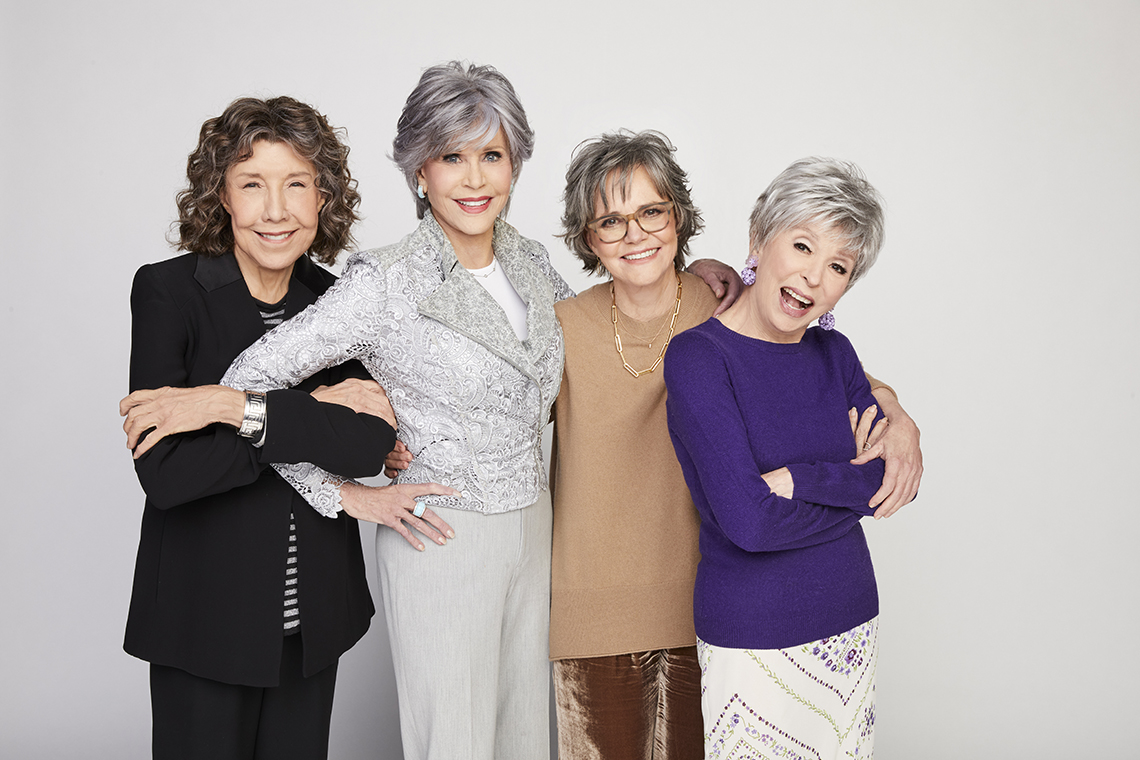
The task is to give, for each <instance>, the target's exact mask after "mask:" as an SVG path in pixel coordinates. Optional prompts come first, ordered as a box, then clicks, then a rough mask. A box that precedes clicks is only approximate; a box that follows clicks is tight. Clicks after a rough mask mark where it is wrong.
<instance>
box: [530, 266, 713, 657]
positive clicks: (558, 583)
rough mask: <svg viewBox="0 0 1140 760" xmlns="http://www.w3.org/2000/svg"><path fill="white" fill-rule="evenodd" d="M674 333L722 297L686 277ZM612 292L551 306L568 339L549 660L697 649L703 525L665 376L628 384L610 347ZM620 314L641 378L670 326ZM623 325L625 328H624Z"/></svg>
mask: <svg viewBox="0 0 1140 760" xmlns="http://www.w3.org/2000/svg"><path fill="white" fill-rule="evenodd" d="M681 278H682V280H681V281H682V288H683V289H682V298H681V313H680V315H679V316H678V317H677V328H676V332H677V333H679V332H681V331H682V330H687V329H689V328H690V327H693V326H695V325H698V324H700V323H701V322H704V321H705V320H706V319H708V318H709V317H710V316H712V313H713V310H714V309H715V308H716V304H717V301H716V298H715V297H714V296H713V294H712V292H711V291H710V290H709V288H708V286H707V285H705V284H704V282H702V281H701V280H700V279H698V278H697V277H694V276H692V275H689V274H684V273H683V274H682V275H681ZM610 304H611V296H610V284H609V283H608V282H606V283H602V284H600V285H596V286H595V287H593V288H590V289H589V290H587V291H586V292H584V293H582V294H581V295H579V296H578V297H577V298H571V299H567V300H565V301H561V302H560V303H558V304H557V305H556V306H555V311H556V312H557V314H558V319H559V321H560V322H561V323H562V331H563V334H564V335H565V340H566V364H565V368H564V370H563V375H562V388H561V390H560V391H559V394H558V400H557V401H556V402H555V405H554V419H555V426H554V436H555V440H554V458H553V462H552V465H551V473H550V479H551V488H552V491H553V496H554V549H553V558H552V583H551V609H550V657H551V659H554V660H560V659H565V658H577V657H599V656H602V655H609V654H624V653H628V652H643V651H648V650H652V649H666V648H670V647H681V646H692V645H693V644H695V643H696V640H697V639H696V633H695V632H694V630H693V582H694V579H695V577H696V572H697V561H698V560H699V558H700V553H699V551H698V549H697V528H698V525H699V518H698V516H697V511H696V508H695V507H694V506H693V502H692V499H691V498H689V489H688V488H687V487H686V485H685V479H684V477H683V476H682V475H681V467H680V465H678V464H677V457H676V454H674V452H673V444H672V442H671V441H670V439H669V430H668V426H667V424H666V420H665V381H664V379H663V377H662V372H661V369H660V367H659V368H658V369H657V370H656V371H654V372H652V373H650V374H642V375H641V377H637V378H635V377H633V376H632V375H630V374H629V373H628V372H626V370H625V369H624V368H623V367H622V362H621V358H620V357H619V356H618V354H617V351H616V350H615V348H614V329H613V322H612V321H611V318H610ZM659 326H661V320H660V319H656V320H651V321H650V322H648V323H642V322H637V321H634V320H632V319H630V318H628V317H626V316H625V315H624V314H622V315H620V325H619V329H620V333H621V336H622V349H623V351H624V353H625V358H626V361H628V362H629V364H630V365H631V366H632V367H633V368H634V369H638V370H640V369H642V368H646V367H649V366H651V365H652V364H653V362H654V361H655V360H656V359H657V356H658V354H659V353H660V352H661V342H662V341H663V340H664V339H665V337H666V335H667V334H668V324H667V323H666V324H665V326H664V329H662V331H661V333H660V334H659V335H658V336H657V338H656V339H655V340H654V341H653V346H652V348H649V347H646V345H645V343H644V342H639V341H637V339H636V338H634V337H633V336H634V335H636V336H643V337H645V338H647V339H648V338H650V337H651V336H652V335H653V333H654V331H656V330H657V328H658V327H659ZM627 328H628V329H627Z"/></svg>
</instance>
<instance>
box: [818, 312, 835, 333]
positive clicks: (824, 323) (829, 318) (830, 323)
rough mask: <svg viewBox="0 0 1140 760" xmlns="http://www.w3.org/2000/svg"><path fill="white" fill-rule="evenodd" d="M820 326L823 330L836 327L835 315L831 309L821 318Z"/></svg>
mask: <svg viewBox="0 0 1140 760" xmlns="http://www.w3.org/2000/svg"><path fill="white" fill-rule="evenodd" d="M819 327H820V329H821V330H834V329H835V315H834V314H832V313H831V312H830V311H829V312H827V313H826V314H824V315H823V316H822V317H820V318H819Z"/></svg>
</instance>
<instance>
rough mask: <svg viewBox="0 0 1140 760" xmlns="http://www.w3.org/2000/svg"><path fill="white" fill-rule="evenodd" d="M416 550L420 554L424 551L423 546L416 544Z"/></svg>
mask: <svg viewBox="0 0 1140 760" xmlns="http://www.w3.org/2000/svg"><path fill="white" fill-rule="evenodd" d="M416 548H417V549H419V550H420V551H421V552H422V551H423V550H424V545H423V544H417V545H416Z"/></svg>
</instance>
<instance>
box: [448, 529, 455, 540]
mask: <svg viewBox="0 0 1140 760" xmlns="http://www.w3.org/2000/svg"><path fill="white" fill-rule="evenodd" d="M447 537H448V538H455V531H453V530H449V531H447Z"/></svg>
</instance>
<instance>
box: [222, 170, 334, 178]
mask: <svg viewBox="0 0 1140 760" xmlns="http://www.w3.org/2000/svg"><path fill="white" fill-rule="evenodd" d="M234 176H235V177H251V178H253V179H265V177H264V176H263V175H262V174H261V173H260V172H238V173H237V174H235V175H234ZM313 176H315V175H314V174H313V173H312V172H309V171H299V172H290V173H289V174H286V175H285V179H293V178H294V177H313Z"/></svg>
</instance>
